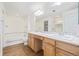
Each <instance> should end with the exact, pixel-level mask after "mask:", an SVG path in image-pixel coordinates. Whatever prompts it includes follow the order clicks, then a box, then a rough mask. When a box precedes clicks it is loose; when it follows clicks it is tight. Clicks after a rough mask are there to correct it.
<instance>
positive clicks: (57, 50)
mask: <svg viewBox="0 0 79 59" xmlns="http://www.w3.org/2000/svg"><path fill="white" fill-rule="evenodd" d="M56 56H73V55H72V54H71V53H69V52H67V51H64V50H61V49H59V48H56Z"/></svg>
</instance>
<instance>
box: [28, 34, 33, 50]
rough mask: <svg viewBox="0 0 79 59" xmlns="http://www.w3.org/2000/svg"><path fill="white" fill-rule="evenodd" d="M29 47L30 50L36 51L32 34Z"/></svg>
mask: <svg viewBox="0 0 79 59" xmlns="http://www.w3.org/2000/svg"><path fill="white" fill-rule="evenodd" d="M28 46H29V47H30V48H32V49H34V40H33V36H32V35H31V34H29V41H28Z"/></svg>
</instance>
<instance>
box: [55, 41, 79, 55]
mask: <svg viewBox="0 0 79 59" xmlns="http://www.w3.org/2000/svg"><path fill="white" fill-rule="evenodd" d="M56 47H58V48H60V49H63V50H65V51H68V52H70V53H72V54H74V55H79V47H77V46H74V45H71V44H67V43H64V42H59V41H56Z"/></svg>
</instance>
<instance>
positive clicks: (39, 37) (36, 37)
mask: <svg viewBox="0 0 79 59" xmlns="http://www.w3.org/2000/svg"><path fill="white" fill-rule="evenodd" d="M33 37H34V38H35V39H40V40H43V37H42V36H39V35H33Z"/></svg>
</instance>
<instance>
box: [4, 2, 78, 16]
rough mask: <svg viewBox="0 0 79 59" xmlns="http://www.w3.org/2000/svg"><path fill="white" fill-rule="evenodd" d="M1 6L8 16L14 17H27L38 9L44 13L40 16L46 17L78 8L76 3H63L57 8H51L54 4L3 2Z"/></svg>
mask: <svg viewBox="0 0 79 59" xmlns="http://www.w3.org/2000/svg"><path fill="white" fill-rule="evenodd" d="M3 4H4V7H5V9H6V13H7V14H8V15H16V16H28V15H30V14H34V12H35V11H37V10H39V9H40V10H42V11H43V12H44V14H43V15H41V16H47V15H51V14H56V13H61V12H64V11H66V10H69V9H72V8H76V7H77V6H78V4H77V2H63V3H62V4H61V5H59V6H52V5H53V4H54V2H4V3H3ZM53 11H55V12H53Z"/></svg>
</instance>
